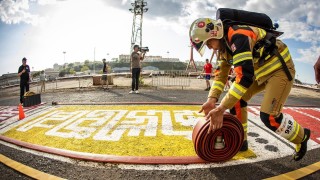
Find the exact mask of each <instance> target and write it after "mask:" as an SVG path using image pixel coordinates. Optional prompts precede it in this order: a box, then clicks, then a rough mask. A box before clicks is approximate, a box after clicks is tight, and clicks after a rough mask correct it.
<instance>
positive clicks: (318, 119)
mask: <svg viewBox="0 0 320 180" xmlns="http://www.w3.org/2000/svg"><path fill="white" fill-rule="evenodd" d="M288 109H291V110H293V111H295V112H298V113H300V114H303V115H305V116H308V117H311V118H313V119H315V120H317V121H320V118H317V117H315V116H312V115H310V114H308V113H305V112H302V111H299V110H297V109H295V108H288Z"/></svg>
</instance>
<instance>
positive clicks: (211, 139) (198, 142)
mask: <svg viewBox="0 0 320 180" xmlns="http://www.w3.org/2000/svg"><path fill="white" fill-rule="evenodd" d="M209 125H210V121H206V120H205V119H204V118H203V119H200V120H199V121H198V122H197V124H196V126H195V127H194V129H193V132H192V141H193V144H194V149H195V151H196V153H197V155H198V156H199V157H200V158H201V159H203V160H205V161H209V162H223V161H227V160H229V159H231V158H232V157H233V156H235V155H236V154H237V153H238V151H239V150H240V148H241V146H242V143H243V136H244V130H243V127H242V124H241V122H240V121H239V120H238V119H237V118H236V117H235V116H233V115H232V114H230V113H225V114H224V116H223V126H222V128H220V129H218V130H215V131H211V132H210V133H209V134H208V129H209ZM218 136H222V138H223V141H224V148H222V149H215V142H216V139H217V137H218Z"/></svg>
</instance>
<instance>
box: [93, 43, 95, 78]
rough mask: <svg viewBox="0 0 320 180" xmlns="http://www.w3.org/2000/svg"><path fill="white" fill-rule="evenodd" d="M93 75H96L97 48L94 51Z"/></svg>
mask: <svg viewBox="0 0 320 180" xmlns="http://www.w3.org/2000/svg"><path fill="white" fill-rule="evenodd" d="M93 74H96V47H94V49H93Z"/></svg>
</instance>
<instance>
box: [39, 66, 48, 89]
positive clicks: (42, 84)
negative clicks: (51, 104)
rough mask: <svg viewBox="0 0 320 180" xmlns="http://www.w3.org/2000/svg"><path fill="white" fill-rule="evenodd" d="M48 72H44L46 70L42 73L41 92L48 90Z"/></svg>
mask: <svg viewBox="0 0 320 180" xmlns="http://www.w3.org/2000/svg"><path fill="white" fill-rule="evenodd" d="M46 78H47V77H46V74H45V73H44V70H42V71H41V73H40V84H41V90H40V92H42V90H43V92H46Z"/></svg>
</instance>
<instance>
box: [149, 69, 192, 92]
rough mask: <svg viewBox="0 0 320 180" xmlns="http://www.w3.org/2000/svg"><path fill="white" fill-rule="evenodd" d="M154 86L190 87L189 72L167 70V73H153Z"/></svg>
mask: <svg viewBox="0 0 320 180" xmlns="http://www.w3.org/2000/svg"><path fill="white" fill-rule="evenodd" d="M150 76H152V86H155V87H160V86H181V87H182V89H183V87H189V86H190V75H189V73H188V72H186V71H184V70H181V71H177V70H165V71H152V73H151V74H150Z"/></svg>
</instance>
